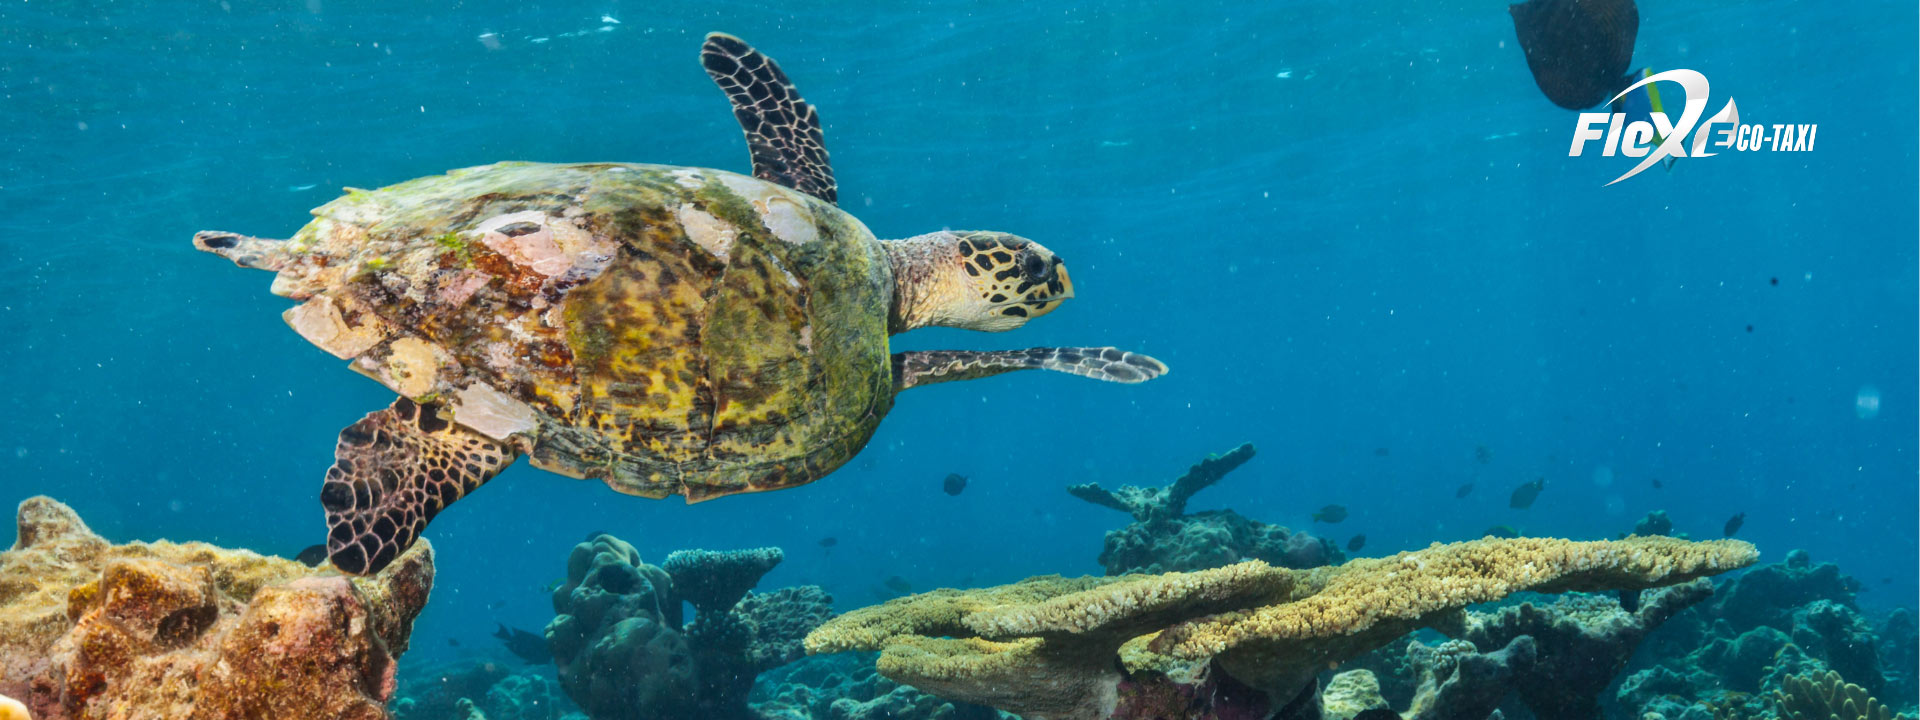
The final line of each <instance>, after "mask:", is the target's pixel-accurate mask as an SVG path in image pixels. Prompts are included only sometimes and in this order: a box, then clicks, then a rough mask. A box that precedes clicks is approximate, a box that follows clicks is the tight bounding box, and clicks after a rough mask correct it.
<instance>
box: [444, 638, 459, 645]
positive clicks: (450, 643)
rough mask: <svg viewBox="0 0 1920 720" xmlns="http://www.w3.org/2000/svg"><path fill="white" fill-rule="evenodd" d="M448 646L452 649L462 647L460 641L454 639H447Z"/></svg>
mask: <svg viewBox="0 0 1920 720" xmlns="http://www.w3.org/2000/svg"><path fill="white" fill-rule="evenodd" d="M447 645H450V646H452V647H460V641H459V640H455V639H453V638H447Z"/></svg>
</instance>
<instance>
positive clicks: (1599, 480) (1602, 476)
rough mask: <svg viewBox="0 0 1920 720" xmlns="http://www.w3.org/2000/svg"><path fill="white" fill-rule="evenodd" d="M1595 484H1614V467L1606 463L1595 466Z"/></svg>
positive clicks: (1606, 485) (1598, 485) (1601, 485)
mask: <svg viewBox="0 0 1920 720" xmlns="http://www.w3.org/2000/svg"><path fill="white" fill-rule="evenodd" d="M1593 484H1594V486H1595V487H1608V486H1611V485H1613V468H1610V467H1607V466H1605V465H1601V466H1600V467H1597V468H1594V469H1593Z"/></svg>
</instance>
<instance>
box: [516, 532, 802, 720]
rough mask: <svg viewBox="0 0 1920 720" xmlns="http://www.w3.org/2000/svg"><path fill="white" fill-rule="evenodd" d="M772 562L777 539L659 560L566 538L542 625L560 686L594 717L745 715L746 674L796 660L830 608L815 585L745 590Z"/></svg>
mask: <svg viewBox="0 0 1920 720" xmlns="http://www.w3.org/2000/svg"><path fill="white" fill-rule="evenodd" d="M780 559H781V553H780V550H779V549H778V548H765V549H760V550H746V551H735V552H708V551H681V552H676V553H673V554H672V555H670V556H668V559H667V561H666V562H665V563H664V567H656V566H653V565H648V564H646V563H644V562H642V561H641V559H640V553H639V552H638V551H636V550H634V548H633V546H632V545H629V544H627V543H626V542H624V541H622V540H620V539H619V538H615V537H613V536H611V535H605V534H601V535H597V536H595V537H594V538H592V539H590V540H589V541H587V542H583V543H580V544H579V545H576V546H574V548H573V552H572V554H571V555H569V556H568V558H567V580H566V582H565V583H564V584H562V585H561V586H560V587H559V588H558V589H556V590H555V591H554V593H553V608H554V611H555V612H556V613H558V615H559V616H558V617H556V618H555V619H554V620H553V622H552V623H550V624H548V625H547V639H548V643H549V645H550V646H551V648H552V650H553V655H554V662H555V665H556V667H557V670H558V672H559V677H560V684H561V686H562V687H563V688H565V689H566V692H567V694H568V696H570V697H572V698H573V700H574V702H576V703H578V704H579V705H580V707H581V708H583V709H585V710H586V712H587V714H588V715H590V716H592V717H594V718H596V719H598V720H655V719H660V720H666V719H670V718H689V717H699V718H714V719H716V720H726V719H728V718H748V717H752V713H751V710H750V708H749V707H748V705H747V697H748V694H749V692H750V691H751V689H752V686H753V681H754V678H755V677H756V676H757V675H759V674H760V673H761V672H763V671H766V670H768V669H771V668H773V667H776V666H778V665H780V664H783V663H786V662H789V661H791V660H792V659H794V658H795V657H796V656H797V655H798V654H799V651H800V638H802V637H804V636H805V634H806V633H807V632H809V631H811V630H812V629H813V628H814V627H815V626H817V625H819V624H820V622H822V621H824V620H825V619H826V618H827V617H828V616H829V615H830V614H831V607H832V602H833V599H832V598H831V597H829V596H828V595H827V594H826V592H825V591H822V590H820V589H819V588H816V587H811V586H809V587H805V588H786V589H783V590H781V591H779V592H778V593H774V594H772V595H768V596H749V595H748V594H747V593H748V592H749V590H750V589H751V588H752V587H753V585H754V584H756V583H758V582H759V580H760V578H761V576H763V575H765V574H766V573H767V571H768V570H771V569H772V568H773V566H774V565H776V564H778V563H779V562H780ZM682 603H690V604H692V605H693V606H694V618H693V621H692V622H686V623H683V622H682V611H681V605H682Z"/></svg>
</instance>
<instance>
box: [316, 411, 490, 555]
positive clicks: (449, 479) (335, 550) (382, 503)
mask: <svg viewBox="0 0 1920 720" xmlns="http://www.w3.org/2000/svg"><path fill="white" fill-rule="evenodd" d="M519 456H520V454H519V452H517V451H515V450H514V449H512V448H510V447H507V446H505V445H502V444H500V443H498V442H494V441H493V440H492V439H490V438H488V437H487V436H485V435H481V434H480V433H477V432H474V431H472V430H468V429H466V428H464V427H461V426H459V425H455V424H453V423H451V422H448V421H447V420H444V419H442V418H441V417H440V412H439V409H438V408H437V407H435V406H433V405H420V404H418V403H415V402H414V401H412V400H408V399H406V398H400V399H398V400H395V401H393V406H392V407H389V408H387V409H385V410H381V411H379V412H376V413H371V414H369V415H367V416H366V417H364V418H361V420H360V422H357V423H354V424H352V425H349V426H347V429H345V430H341V431H340V442H339V444H337V445H335V446H334V448H333V458H334V460H333V467H330V468H327V481H326V484H325V485H323V486H322V487H321V488H320V504H321V506H323V507H325V508H326V510H327V559H328V560H331V561H333V565H334V567H337V568H340V570H341V571H342V572H346V573H351V574H354V575H364V574H367V573H374V572H379V571H380V569H381V568H384V567H386V566H387V563H390V562H393V559H394V558H396V557H399V555H400V553H401V552H402V551H404V550H406V549H407V547H408V546H410V545H412V544H413V541H414V540H416V539H418V538H419V537H420V531H421V530H424V529H426V527H427V521H429V520H432V519H433V516H434V515H437V514H439V512H440V511H441V510H444V509H446V507H447V506H448V505H452V504H453V501H455V500H459V499H460V498H462V497H465V496H466V494H467V493H470V492H473V491H474V490H475V489H477V488H479V487H480V485H481V483H484V482H486V481H487V480H490V479H492V478H493V476H495V475H498V474H500V471H501V470H505V469H506V467H507V466H508V465H511V464H513V461H514V460H515V459H516V458H518V457H519Z"/></svg>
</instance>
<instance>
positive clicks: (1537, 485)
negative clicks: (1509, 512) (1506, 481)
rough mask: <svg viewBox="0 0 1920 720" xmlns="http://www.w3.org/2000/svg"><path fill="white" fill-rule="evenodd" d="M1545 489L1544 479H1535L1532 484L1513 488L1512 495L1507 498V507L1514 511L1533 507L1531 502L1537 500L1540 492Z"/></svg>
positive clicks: (1545, 482) (1545, 480)
mask: <svg viewBox="0 0 1920 720" xmlns="http://www.w3.org/2000/svg"><path fill="white" fill-rule="evenodd" d="M1546 488H1547V479H1546V478H1535V479H1534V481H1533V482H1530V483H1526V484H1524V485H1521V486H1520V487H1517V488H1514V489H1513V495H1511V496H1509V497H1508V498H1507V507H1511V508H1513V509H1515V510H1525V509H1527V508H1530V507H1533V501H1534V500H1536V499H1539V497H1540V491H1541V490H1545V489H1546Z"/></svg>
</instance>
